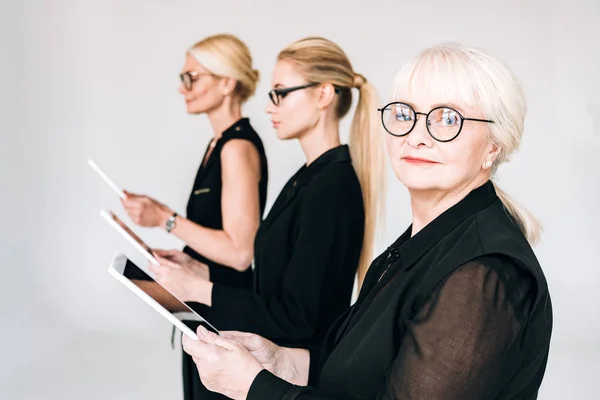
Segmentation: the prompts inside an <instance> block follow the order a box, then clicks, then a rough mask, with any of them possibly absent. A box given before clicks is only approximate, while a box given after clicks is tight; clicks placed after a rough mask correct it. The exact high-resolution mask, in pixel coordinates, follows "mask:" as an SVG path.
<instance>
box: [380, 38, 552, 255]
mask: <svg viewBox="0 0 600 400" xmlns="http://www.w3.org/2000/svg"><path fill="white" fill-rule="evenodd" d="M418 91H422V92H426V93H432V94H434V95H436V96H438V97H439V98H440V99H439V101H454V102H457V101H460V102H462V103H465V104H467V105H469V106H477V107H479V108H480V109H481V110H482V111H483V113H484V115H485V118H486V119H490V120H493V121H494V123H493V124H488V126H489V132H490V135H489V139H488V140H489V141H490V142H491V143H493V144H495V145H496V146H498V148H500V153H499V155H498V157H497V158H496V159H495V160H494V163H493V165H492V175H493V174H494V173H495V172H496V170H497V168H498V166H499V165H500V164H501V163H503V162H507V161H509V159H510V156H511V155H512V154H513V153H514V152H515V151H516V150H517V149H518V147H519V145H520V143H521V138H522V136H523V131H524V127H525V115H526V114H527V103H526V100H525V93H524V91H523V88H522V86H521V84H520V82H519V80H518V79H517V78H516V76H515V75H514V74H513V73H512V72H511V70H510V69H509V68H508V67H507V66H506V65H504V64H503V63H502V62H500V61H499V60H497V59H495V58H494V57H492V56H490V55H488V54H487V53H484V52H483V51H481V50H479V49H476V48H473V47H468V46H464V45H460V44H455V43H447V44H442V45H438V46H434V47H431V48H428V49H426V50H424V51H423V52H421V53H420V54H418V55H417V56H415V57H414V58H412V59H411V60H410V61H408V62H407V63H406V64H404V66H403V67H402V68H401V69H400V71H399V72H398V74H397V75H396V78H395V81H394V86H393V90H392V98H393V99H402V98H403V97H404V96H406V95H408V94H409V93H411V94H416V93H417V92H418ZM494 188H495V189H496V193H497V194H498V197H499V198H500V200H501V201H502V203H503V204H504V208H505V209H506V211H507V212H508V213H509V214H510V216H511V217H512V218H513V220H514V221H515V222H516V224H517V225H518V226H519V228H520V230H521V232H523V234H524V235H525V237H526V238H527V240H528V241H529V242H530V243H531V244H535V243H536V242H538V240H539V238H540V236H541V230H542V229H541V225H540V223H539V221H538V220H537V219H536V218H535V217H534V216H533V215H532V214H530V213H529V212H528V211H527V210H526V209H524V208H522V207H520V206H519V205H518V204H517V203H515V202H514V201H513V200H512V199H511V198H510V197H509V196H508V195H506V193H504V192H503V191H502V190H501V189H500V188H499V187H498V185H496V184H495V183H494Z"/></svg>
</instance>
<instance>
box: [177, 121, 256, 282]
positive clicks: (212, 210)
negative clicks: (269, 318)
mask: <svg viewBox="0 0 600 400" xmlns="http://www.w3.org/2000/svg"><path fill="white" fill-rule="evenodd" d="M234 139H242V140H248V141H249V142H251V143H252V144H253V145H254V146H256V150H258V154H259V156H260V182H259V184H258V187H259V196H260V215H261V216H262V215H263V212H264V211H265V204H266V200H267V182H268V168H267V157H266V155H265V149H264V147H263V144H262V141H261V139H260V137H259V136H258V134H257V133H256V131H255V130H254V129H253V128H252V126H251V125H250V121H249V120H248V118H242V119H240V120H238V121H237V122H236V123H235V124H233V125H232V126H230V127H229V128H227V129H226V130H225V131H224V132H223V134H222V135H221V137H220V138H219V139H218V140H217V141H216V144H215V147H214V148H213V150H212V152H211V153H210V155H209V156H208V160H206V155H207V154H208V150H209V148H210V147H207V149H206V152H205V153H204V157H203V158H202V163H201V164H200V168H199V169H198V174H197V175H196V179H195V180H194V186H193V188H192V193H191V194H190V199H189V200H188V204H187V218H188V219H189V220H190V221H192V222H195V223H197V224H199V225H201V226H204V227H206V228H211V229H217V230H221V229H223V216H222V214H223V213H222V209H221V191H222V188H223V182H222V179H221V151H222V150H223V147H224V146H225V143H227V142H228V141H230V140H234ZM209 146H210V145H209ZM205 161H206V163H205ZM183 251H184V253H187V254H189V255H190V256H191V257H193V258H194V259H196V260H198V261H200V262H203V263H205V264H206V265H208V267H209V269H210V279H211V281H213V282H218V283H222V284H225V285H230V286H233V287H239V288H245V289H249V288H251V287H252V270H251V269H250V268H248V269H247V270H245V271H243V272H239V271H237V270H235V269H233V268H231V267H227V266H224V265H221V264H218V263H216V262H214V261H212V260H209V259H207V258H206V257H204V256H203V255H202V254H199V253H197V252H195V251H194V250H193V249H192V248H190V247H189V246H186V247H185V248H184V249H183Z"/></svg>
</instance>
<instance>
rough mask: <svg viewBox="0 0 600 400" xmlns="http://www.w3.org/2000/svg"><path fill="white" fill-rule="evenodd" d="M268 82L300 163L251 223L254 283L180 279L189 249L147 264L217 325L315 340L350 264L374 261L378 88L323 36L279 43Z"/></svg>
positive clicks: (341, 299) (279, 122) (351, 272)
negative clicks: (255, 224) (343, 129)
mask: <svg viewBox="0 0 600 400" xmlns="http://www.w3.org/2000/svg"><path fill="white" fill-rule="evenodd" d="M271 85H272V90H271V91H270V92H269V99H270V102H269V104H268V106H267V108H266V112H267V113H268V114H269V115H270V116H271V120H272V123H273V127H274V128H275V130H276V132H277V136H278V137H279V138H280V139H282V140H291V139H297V140H298V141H299V142H300V145H301V146H302V150H303V152H304V154H305V156H306V163H305V165H303V166H302V167H301V168H300V169H299V170H298V171H297V172H296V173H295V174H294V175H293V176H292V177H291V178H290V179H289V181H288V182H287V184H286V185H285V186H284V188H283V190H282V191H281V193H280V194H279V196H278V198H277V200H276V201H275V203H274V205H273V207H272V208H271V210H270V212H269V214H268V216H267V217H266V219H265V220H264V221H263V222H262V223H261V226H260V228H259V230H258V233H257V235H256V240H255V246H254V264H255V269H254V274H255V279H254V282H255V285H254V290H243V289H239V288H233V287H230V286H227V285H222V284H219V283H216V282H209V281H208V280H203V279H202V278H201V277H198V278H194V279H183V276H187V277H188V278H190V277H191V274H190V273H186V271H190V270H193V269H197V268H198V263H195V262H193V261H192V260H191V259H187V261H184V262H178V263H173V262H171V261H169V260H165V259H162V258H161V259H159V260H160V261H161V264H162V266H161V267H158V268H154V267H151V269H152V270H153V271H154V272H155V273H156V275H157V280H158V281H159V282H161V283H162V284H163V285H164V286H165V287H167V288H168V289H170V290H171V291H172V293H173V294H175V295H176V296H177V297H179V298H180V299H182V300H184V301H187V302H188V304H189V305H190V306H191V307H192V308H197V309H198V311H199V312H200V314H201V315H202V316H203V317H205V318H206V319H207V320H208V321H210V322H211V324H213V325H214V326H215V327H216V328H217V329H219V330H232V329H235V330H242V331H247V332H254V333H258V334H260V335H262V336H265V337H267V338H269V339H270V340H273V341H274V342H276V343H278V344H281V345H287V346H294V347H318V345H319V344H320V343H321V342H322V340H323V338H324V336H325V334H326V332H327V331H328V330H329V327H330V326H331V325H332V323H333V322H334V321H335V320H336V319H337V318H338V317H339V316H340V314H342V313H343V312H344V311H345V310H346V309H348V308H349V307H350V303H351V296H352V290H353V286H354V281H355V277H356V275H357V271H358V275H359V279H362V277H363V276H364V274H365V271H366V267H367V266H368V265H369V263H370V261H371V256H372V254H371V253H372V248H373V239H374V234H375V229H376V221H377V218H378V214H379V212H380V203H381V200H382V198H383V196H382V195H381V190H382V187H383V184H382V181H383V177H384V172H383V159H384V157H383V137H382V135H381V131H380V125H379V115H378V113H377V104H378V98H377V93H376V91H375V89H374V88H373V86H372V85H371V84H370V83H369V82H368V81H367V80H366V79H365V78H364V77H363V76H362V75H360V74H357V73H356V72H355V71H354V70H353V68H352V65H351V63H350V61H349V60H348V57H347V56H346V54H345V53H344V51H343V50H342V49H341V48H340V47H339V46H338V45H336V44H335V43H333V42H331V41H329V40H327V39H324V38H320V37H310V38H306V39H302V40H299V41H297V42H295V43H293V44H291V45H290V46H288V47H286V48H285V49H283V50H282V51H281V52H280V53H279V56H278V58H277V64H276V66H275V69H274V72H273V76H272V80H271ZM353 92H356V93H357V94H358V102H357V106H356V111H355V115H354V118H353V122H352V127H351V132H350V143H349V145H345V144H341V141H340V132H339V124H340V120H341V119H342V118H343V117H344V116H346V115H347V114H348V112H349V111H350V108H351V105H352V98H353ZM170 255H171V256H172V258H178V259H179V260H181V259H182V255H181V254H174V253H171V254H170ZM207 306H208V307H207ZM196 377H197V379H198V385H197V386H199V385H200V382H199V378H198V375H197V373H196Z"/></svg>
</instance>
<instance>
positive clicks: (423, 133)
mask: <svg viewBox="0 0 600 400" xmlns="http://www.w3.org/2000/svg"><path fill="white" fill-rule="evenodd" d="M416 118H417V122H416V124H415V126H414V128H413V130H412V131H411V132H410V133H409V134H408V136H407V138H406V141H407V143H408V144H409V145H410V146H412V147H420V146H426V147H431V146H432V144H433V138H432V137H431V136H430V135H429V132H428V131H427V126H426V124H427V117H425V116H424V115H417V116H416ZM421 120H422V121H421Z"/></svg>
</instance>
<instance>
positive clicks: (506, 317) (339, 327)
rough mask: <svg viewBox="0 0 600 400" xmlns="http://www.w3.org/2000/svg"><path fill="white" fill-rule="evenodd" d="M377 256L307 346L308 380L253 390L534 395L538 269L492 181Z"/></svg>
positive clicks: (548, 326)
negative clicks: (328, 325) (342, 308)
mask: <svg viewBox="0 0 600 400" xmlns="http://www.w3.org/2000/svg"><path fill="white" fill-rule="evenodd" d="M411 229H412V227H409V228H408V230H407V231H406V232H405V233H404V234H403V235H402V236H400V238H399V239H398V240H397V241H396V243H394V244H393V245H392V246H390V247H389V248H388V249H387V251H386V252H384V253H383V254H382V255H381V256H379V257H378V258H377V259H376V260H375V261H374V262H373V264H372V266H371V269H370V270H369V272H368V274H367V276H366V278H365V283H364V286H363V288H362V290H361V293H360V295H359V299H358V300H357V302H356V304H355V305H354V306H353V307H352V308H351V309H350V310H349V311H348V312H347V313H346V315H345V316H343V317H341V318H340V319H338V321H336V323H335V325H334V326H333V328H332V329H331V331H330V333H329V334H328V337H327V339H326V341H325V343H324V345H323V347H322V353H321V357H318V355H317V352H311V370H310V377H309V384H310V385H311V386H313V388H306V387H298V386H294V385H291V384H289V383H287V382H285V381H283V380H281V379H279V378H277V377H275V376H274V375H272V374H270V373H269V372H267V371H262V372H260V374H259V375H258V376H257V378H256V379H255V381H254V382H253V384H252V387H251V389H250V393H249V396H248V398H249V399H261V400H264V399H267V400H268V399H342V398H343V399H345V398H360V399H367V398H368V399H372V398H373V399H374V398H377V399H379V398H386V399H387V398H395V399H535V398H537V392H538V388H539V386H540V384H541V381H542V378H543V375H544V372H545V368H546V362H547V359H548V350H549V343H550V336H551V331H552V306H551V301H550V296H549V293H548V287H547V284H546V279H545V277H544V274H543V272H542V270H541V268H540V266H539V264H538V261H537V259H536V257H535V255H534V253H533V251H532V249H531V247H530V246H529V244H528V243H527V241H526V239H525V237H524V236H523V234H522V233H521V232H520V231H519V229H518V228H517V226H516V225H515V223H514V222H513V220H512V219H511V218H510V217H509V216H508V214H507V212H506V211H505V209H504V207H503V205H502V203H501V201H500V199H499V198H498V197H497V196H496V193H495V190H494V187H493V185H492V184H491V182H487V183H486V184H484V185H483V186H481V187H480V188H478V189H476V190H474V191H472V192H471V193H470V194H469V195H468V196H467V197H466V198H465V199H463V200H462V201H461V202H459V203H458V204H457V205H455V206H454V207H452V208H450V209H449V210H447V211H446V212H444V213H443V214H442V215H440V216H439V217H438V218H436V219H435V220H434V221H433V222H431V223H430V224H429V225H427V226H426V227H425V228H424V229H422V230H421V231H420V232H418V233H417V234H416V235H415V236H414V237H412V238H411V237H410V236H411Z"/></svg>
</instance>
